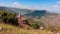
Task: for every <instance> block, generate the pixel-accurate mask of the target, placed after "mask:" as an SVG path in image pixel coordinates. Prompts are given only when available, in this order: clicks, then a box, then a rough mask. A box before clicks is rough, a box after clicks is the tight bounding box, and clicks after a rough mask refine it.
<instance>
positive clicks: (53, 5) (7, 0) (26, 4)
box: [0, 0, 60, 13]
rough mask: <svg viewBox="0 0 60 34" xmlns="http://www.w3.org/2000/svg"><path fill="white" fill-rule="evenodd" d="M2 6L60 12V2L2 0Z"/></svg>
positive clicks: (58, 0)
mask: <svg viewBox="0 0 60 34" xmlns="http://www.w3.org/2000/svg"><path fill="white" fill-rule="evenodd" d="M0 6H6V7H16V8H22V9H38V10H50V11H53V12H57V13H59V12H60V0H0Z"/></svg>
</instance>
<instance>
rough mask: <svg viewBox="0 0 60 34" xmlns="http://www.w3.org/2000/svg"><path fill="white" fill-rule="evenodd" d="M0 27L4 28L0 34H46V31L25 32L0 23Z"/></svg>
mask: <svg viewBox="0 0 60 34" xmlns="http://www.w3.org/2000/svg"><path fill="white" fill-rule="evenodd" d="M0 27H3V28H4V30H2V31H0V34H48V33H47V31H46V30H34V29H32V30H26V29H21V28H18V27H16V26H12V25H8V24H3V23H0Z"/></svg>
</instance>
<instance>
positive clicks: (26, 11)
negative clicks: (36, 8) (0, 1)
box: [0, 6, 32, 15]
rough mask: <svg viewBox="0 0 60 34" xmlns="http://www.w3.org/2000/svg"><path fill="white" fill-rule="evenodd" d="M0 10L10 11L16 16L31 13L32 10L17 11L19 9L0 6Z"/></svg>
mask: <svg viewBox="0 0 60 34" xmlns="http://www.w3.org/2000/svg"><path fill="white" fill-rule="evenodd" d="M0 10H5V11H10V12H13V13H17V14H18V13H21V14H22V15H24V14H27V13H31V12H32V10H28V9H19V8H12V7H2V6H0Z"/></svg>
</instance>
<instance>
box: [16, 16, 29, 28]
mask: <svg viewBox="0 0 60 34" xmlns="http://www.w3.org/2000/svg"><path fill="white" fill-rule="evenodd" d="M17 19H18V23H19V27H25V25H28V20H27V18H26V17H24V16H22V15H18V16H17Z"/></svg>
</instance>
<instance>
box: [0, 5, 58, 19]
mask: <svg viewBox="0 0 60 34" xmlns="http://www.w3.org/2000/svg"><path fill="white" fill-rule="evenodd" d="M0 10H3V11H9V12H12V13H16V14H18V13H20V14H22V15H24V16H27V17H30V18H41V17H42V16H49V15H57V14H56V13H50V12H47V10H30V9H19V8H12V7H2V6H0Z"/></svg>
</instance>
